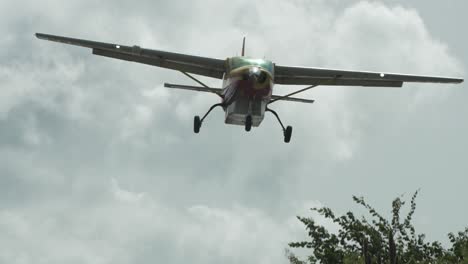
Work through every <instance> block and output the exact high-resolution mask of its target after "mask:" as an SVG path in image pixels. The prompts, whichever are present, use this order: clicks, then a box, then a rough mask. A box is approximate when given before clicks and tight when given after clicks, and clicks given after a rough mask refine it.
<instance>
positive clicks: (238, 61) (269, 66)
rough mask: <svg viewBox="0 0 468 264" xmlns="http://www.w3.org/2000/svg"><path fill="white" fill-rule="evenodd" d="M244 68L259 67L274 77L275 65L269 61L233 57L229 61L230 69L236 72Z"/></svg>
mask: <svg viewBox="0 0 468 264" xmlns="http://www.w3.org/2000/svg"><path fill="white" fill-rule="evenodd" d="M244 66H259V67H261V68H263V69H265V70H266V71H268V72H269V73H270V74H271V75H273V63H272V62H271V61H268V60H262V59H250V58H246V57H233V58H230V59H229V68H230V70H231V71H232V70H234V69H237V68H240V67H244Z"/></svg>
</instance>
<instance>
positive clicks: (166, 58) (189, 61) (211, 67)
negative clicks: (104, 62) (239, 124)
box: [36, 33, 225, 79]
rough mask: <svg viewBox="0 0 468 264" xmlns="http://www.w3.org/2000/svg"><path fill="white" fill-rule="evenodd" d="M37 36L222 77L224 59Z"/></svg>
mask: <svg viewBox="0 0 468 264" xmlns="http://www.w3.org/2000/svg"><path fill="white" fill-rule="evenodd" d="M36 37H37V38H39V39H44V40H49V41H55V42H60V43H65V44H70V45H75V46H81V47H85V48H90V49H92V53H93V54H95V55H100V56H104V57H109V58H114V59H120V60H126V61H134V62H138V63H143V64H148V65H153V66H157V67H162V68H167V69H172V70H178V71H183V72H188V73H193V74H198V75H203V76H207V77H212V78H217V79H221V78H222V77H223V74H224V71H225V61H224V60H220V59H213V58H206V57H199V56H192V55H186V54H180V53H173V52H166V51H160V50H151V49H143V48H140V47H138V46H124V45H120V44H111V43H103V42H96V41H89V40H83V39H75V38H68V37H61V36H54V35H47V34H40V33H37V34H36Z"/></svg>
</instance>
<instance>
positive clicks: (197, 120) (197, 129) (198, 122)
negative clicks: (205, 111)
mask: <svg viewBox="0 0 468 264" xmlns="http://www.w3.org/2000/svg"><path fill="white" fill-rule="evenodd" d="M200 127H201V120H200V117H199V116H195V117H194V118H193V132H195V134H198V132H200Z"/></svg>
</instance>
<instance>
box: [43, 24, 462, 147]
mask: <svg viewBox="0 0 468 264" xmlns="http://www.w3.org/2000/svg"><path fill="white" fill-rule="evenodd" d="M36 37H37V38H39V39H44V40H49V41H55V42H61V43H65V44H71V45H76V46H81V47H86V48H90V49H92V53H93V54H94V55H99V56H104V57H108V58H113V59H120V60H126V61H133V62H138V63H143V64H148V65H152V66H157V67H162V68H167V69H171V70H177V71H180V72H181V73H183V74H185V75H186V76H187V77H189V78H190V79H192V80H193V81H195V82H196V83H198V84H199V85H200V86H189V85H179V84H170V83H165V84H164V86H165V87H167V88H177V89H184V90H192V91H199V92H209V93H213V94H216V95H218V96H219V97H220V98H221V102H220V103H217V104H214V105H213V106H211V107H210V108H209V110H208V111H207V112H206V114H205V115H204V116H203V117H201V118H200V116H195V117H194V122H193V130H194V132H195V133H198V132H200V127H201V125H202V123H203V121H204V120H205V118H206V117H207V116H208V114H209V113H210V112H211V111H212V110H213V109H214V108H216V107H218V106H219V107H222V108H223V110H224V112H225V119H224V122H225V123H226V124H233V125H242V126H244V127H245V130H246V131H250V130H251V129H252V126H253V127H258V126H259V125H260V124H261V123H262V121H263V118H264V115H265V112H270V113H272V114H273V115H274V116H275V117H276V119H277V120H278V122H279V124H280V125H281V128H282V130H283V136H284V142H286V143H289V141H290V140H291V134H292V127H291V126H287V127H285V126H284V125H283V122H282V121H281V119H280V117H279V115H278V114H277V113H276V112H275V111H274V110H272V109H270V108H269V106H270V105H271V104H273V103H275V102H278V101H292V102H301V103H313V102H314V100H309V99H302V98H295V97H292V96H293V95H296V94H298V93H301V92H304V91H306V90H309V89H312V88H314V87H317V86H319V85H335V86H370V87H402V86H403V83H406V82H420V83H462V82H463V79H461V78H448V77H433V76H417V75H407V74H391V73H382V72H363V71H345V70H334V69H323V68H306V67H291V66H283V65H278V64H275V63H273V62H272V61H269V60H265V59H254V58H249V57H246V56H245V37H244V39H243V43H242V53H241V56H236V57H230V58H227V59H224V60H222V59H214V58H207V57H199V56H192V55H186V54H180V53H173V52H166V51H160V50H152V49H144V48H140V47H139V46H124V45H120V44H111V43H103V42H96V41H89V40H83V39H75V38H68V37H61V36H54V35H48V34H41V33H36ZM192 74H196V75H202V76H207V77H211V78H216V79H222V80H223V82H222V88H211V87H209V86H208V85H206V84H204V83H203V82H201V81H200V80H198V79H196V78H195V77H194V76H193V75H192ZM275 83H276V84H282V85H304V86H305V85H309V86H307V87H305V88H303V89H300V90H297V91H295V92H293V93H289V94H286V95H273V94H272V92H273V85H274V84H275Z"/></svg>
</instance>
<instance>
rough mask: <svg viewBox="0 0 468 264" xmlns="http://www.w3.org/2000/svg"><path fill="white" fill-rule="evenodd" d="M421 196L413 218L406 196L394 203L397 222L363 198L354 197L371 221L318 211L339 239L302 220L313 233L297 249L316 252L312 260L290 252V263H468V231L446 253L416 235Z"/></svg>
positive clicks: (349, 214)
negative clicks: (334, 227) (403, 213)
mask: <svg viewBox="0 0 468 264" xmlns="http://www.w3.org/2000/svg"><path fill="white" fill-rule="evenodd" d="M418 192H419V191H416V192H415V193H414V194H413V196H412V197H411V201H410V209H409V212H408V214H407V215H406V216H405V217H404V218H403V219H401V217H400V212H401V209H402V208H403V206H404V205H405V202H404V201H403V200H402V199H401V197H398V198H396V199H395V200H393V202H392V217H391V219H390V220H387V219H385V218H384V217H382V215H381V214H379V213H378V212H377V211H376V210H375V209H374V208H373V207H372V206H370V205H369V204H368V203H367V202H366V201H365V200H364V198H363V197H356V196H353V200H354V202H356V203H357V204H359V205H361V206H363V207H364V208H366V209H367V211H368V212H369V214H370V215H371V217H370V219H369V220H368V219H366V218H365V217H361V218H357V217H356V216H355V215H354V214H353V213H352V212H347V213H345V214H344V215H342V216H338V217H337V216H336V215H335V214H334V213H333V211H332V210H331V209H330V208H326V207H323V208H312V209H311V210H312V211H315V212H317V213H318V214H320V215H322V216H323V217H325V218H326V219H329V220H330V221H332V222H334V223H336V224H338V225H339V227H340V229H339V231H338V233H337V234H333V233H330V232H329V231H328V230H327V229H326V228H324V227H323V226H320V225H318V224H317V223H316V222H315V220H314V219H313V218H305V217H300V216H298V217H297V218H298V219H299V221H301V222H302V223H303V224H304V225H305V227H306V230H307V232H308V235H309V237H310V240H309V241H302V242H292V243H289V246H290V247H292V248H308V249H311V251H312V255H310V256H309V257H308V259H307V260H300V259H299V258H297V257H296V256H295V255H294V254H293V253H291V252H290V251H287V254H286V256H287V257H288V259H289V261H290V263H293V264H306V263H323V264H328V263H333V264H335V263H336V264H347V263H365V264H370V263H379V264H380V263H390V264H396V263H441V264H445V263H447V264H450V263H457V264H468V228H466V229H465V231H464V232H459V233H457V234H456V235H455V234H453V233H450V234H449V239H450V242H451V243H452V247H451V248H450V249H444V248H443V247H442V245H441V244H440V243H439V242H432V243H429V242H425V235H424V234H416V231H415V228H414V226H413V224H412V219H413V215H414V212H415V210H416V197H417V195H418Z"/></svg>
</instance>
